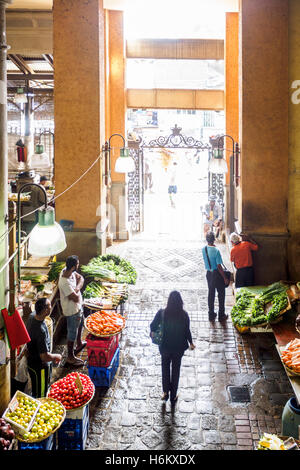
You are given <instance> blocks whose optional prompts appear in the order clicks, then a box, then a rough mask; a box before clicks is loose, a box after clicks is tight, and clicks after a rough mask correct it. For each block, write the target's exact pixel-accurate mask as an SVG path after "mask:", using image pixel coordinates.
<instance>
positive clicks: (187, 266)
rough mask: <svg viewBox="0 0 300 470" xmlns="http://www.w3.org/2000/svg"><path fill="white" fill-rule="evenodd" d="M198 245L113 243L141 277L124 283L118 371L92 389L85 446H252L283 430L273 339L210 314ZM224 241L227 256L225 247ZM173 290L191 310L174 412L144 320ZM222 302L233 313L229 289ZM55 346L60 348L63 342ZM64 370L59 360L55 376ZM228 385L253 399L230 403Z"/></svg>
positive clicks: (283, 384) (283, 395) (284, 396)
mask: <svg viewBox="0 0 300 470" xmlns="http://www.w3.org/2000/svg"><path fill="white" fill-rule="evenodd" d="M201 247H202V242H184V241H180V240H177V241H169V240H167V239H164V238H163V237H162V238H161V239H160V240H159V241H157V242H153V241H149V240H147V239H145V237H144V238H143V237H142V236H140V237H136V238H134V239H133V240H130V241H127V242H123V243H120V244H118V245H114V246H113V247H111V248H110V249H109V251H110V252H114V253H117V254H119V255H120V256H123V257H125V258H126V259H129V260H130V261H131V262H132V264H133V265H134V266H135V267H136V269H137V272H138V281H137V284H136V285H135V286H131V287H130V296H129V300H128V305H127V309H128V314H129V315H128V322H127V328H126V329H125V330H124V332H123V334H122V338H121V341H120V347H121V355H120V366H119V369H118V372H117V374H116V376H115V379H114V381H113V384H112V386H111V388H109V389H108V390H105V389H97V392H96V395H95V397H94V399H93V401H92V402H91V405H90V430H89V437H88V442H87V449H89V450H90V449H100V450H125V449H126V450H142V449H145V450H146V449H148V450H153V449H155V450H166V449H168V450H174V449H176V450H183V449H184V450H234V449H245V450H248V449H254V448H255V445H256V443H257V441H258V439H259V436H260V435H261V434H262V433H263V432H265V431H266V432H275V433H280V428H281V413H282V409H283V406H284V405H285V403H286V401H287V400H288V399H289V398H290V396H291V395H292V394H293V392H292V389H291V387H290V384H289V382H288V379H287V378H286V375H285V372H284V370H283V368H282V365H281V362H280V360H279V358H278V355H277V352H276V349H275V339H274V337H273V335H271V334H258V335H240V334H239V333H238V332H237V331H236V330H235V329H234V327H233V325H232V323H231V321H230V320H228V321H227V324H225V325H221V324H220V323H219V322H216V323H215V324H211V323H209V322H208V318H207V316H208V314H207V288H206V279H205V270H204V265H203V261H202V257H201V251H200V250H201ZM220 248H221V250H222V253H223V259H224V260H225V261H226V260H227V264H228V265H229V263H228V255H227V253H226V250H225V246H224V245H220ZM174 289H177V290H179V291H180V292H181V294H182V297H183V300H184V307H185V309H186V310H187V312H188V313H189V315H190V318H191V331H192V336H193V339H194V343H195V345H196V349H195V350H194V351H190V350H188V351H187V352H186V353H185V355H184V358H183V361H182V368H181V377H180V383H179V400H178V404H177V406H176V408H175V410H174V411H171V408H170V404H169V403H167V404H166V405H165V404H163V403H162V402H161V400H160V396H161V369H160V355H159V353H158V348H157V347H156V346H155V345H153V344H152V343H151V341H150V339H149V324H150V322H151V321H152V319H153V317H154V314H155V313H156V312H157V310H158V309H159V308H160V307H163V306H165V304H166V300H167V298H168V295H169V293H170V291H171V290H174ZM225 304H226V312H227V313H228V314H229V313H230V309H231V306H232V305H233V296H232V291H231V289H230V288H229V289H227V290H226V302H225ZM58 350H60V351H62V352H63V354H64V355H65V348H64V346H58ZM82 357H83V358H85V357H86V351H84V352H83V354H82ZM69 371H70V370H67V369H65V368H63V367H62V368H56V370H55V374H54V379H55V380H57V378H58V377H59V376H60V375H65V374H66V373H68V372H69ZM83 371H84V372H86V371H87V370H86V369H83ZM229 386H247V388H248V390H249V393H250V402H248V403H232V402H231V397H230V394H229V392H228V387H229Z"/></svg>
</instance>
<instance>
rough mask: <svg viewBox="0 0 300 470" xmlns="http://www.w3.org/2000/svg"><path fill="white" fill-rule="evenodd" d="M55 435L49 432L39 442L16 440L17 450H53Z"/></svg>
mask: <svg viewBox="0 0 300 470" xmlns="http://www.w3.org/2000/svg"><path fill="white" fill-rule="evenodd" d="M54 437H55V435H54V434H51V436H49V437H48V438H47V439H44V440H43V441H40V442H28V443H27V442H21V441H19V442H18V450H55V448H56V446H55V438H54Z"/></svg>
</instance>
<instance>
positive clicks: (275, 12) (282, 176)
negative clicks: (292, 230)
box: [239, 0, 288, 284]
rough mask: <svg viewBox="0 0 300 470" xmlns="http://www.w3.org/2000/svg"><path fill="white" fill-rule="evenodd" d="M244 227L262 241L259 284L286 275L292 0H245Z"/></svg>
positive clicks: (242, 44)
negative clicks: (290, 0) (290, 9)
mask: <svg viewBox="0 0 300 470" xmlns="http://www.w3.org/2000/svg"><path fill="white" fill-rule="evenodd" d="M239 140H240V143H241V157H242V158H241V162H242V229H243V231H245V232H248V233H250V234H251V235H252V236H253V237H254V239H256V240H257V242H258V243H259V245H260V250H259V252H258V253H257V255H256V256H255V281H256V283H257V284H260V283H265V282H272V281H276V280H279V279H285V278H287V276H288V272H287V240H288V231H287V222H288V218H287V202H288V0H241V11H240V139H239Z"/></svg>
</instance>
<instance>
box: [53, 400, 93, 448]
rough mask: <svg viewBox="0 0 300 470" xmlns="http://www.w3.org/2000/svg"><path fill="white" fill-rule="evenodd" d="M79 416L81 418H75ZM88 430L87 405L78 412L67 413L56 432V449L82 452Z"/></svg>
mask: <svg viewBox="0 0 300 470" xmlns="http://www.w3.org/2000/svg"><path fill="white" fill-rule="evenodd" d="M72 413H73V414H72ZM74 413H75V414H74ZM79 415H80V416H81V418H76V417H75V416H79ZM68 416H69V417H68ZM70 416H73V417H70ZM88 429H89V406H88V405H86V406H85V407H83V408H82V409H80V410H74V411H68V412H67V417H66V419H65V420H64V422H63V424H62V425H61V427H60V428H59V429H58V431H57V449H58V450H84V449H85V445H86V441H87V435H88Z"/></svg>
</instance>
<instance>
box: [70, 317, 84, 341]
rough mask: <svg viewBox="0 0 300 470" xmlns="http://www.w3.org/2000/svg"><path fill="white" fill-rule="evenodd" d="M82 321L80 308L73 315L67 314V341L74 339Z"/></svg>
mask: <svg viewBox="0 0 300 470" xmlns="http://www.w3.org/2000/svg"><path fill="white" fill-rule="evenodd" d="M82 322H83V315H82V311H81V310H80V311H79V312H78V313H75V315H70V316H67V330H68V333H67V340H68V341H73V342H74V341H75V340H76V337H77V331H78V328H79V326H80V325H82Z"/></svg>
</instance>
